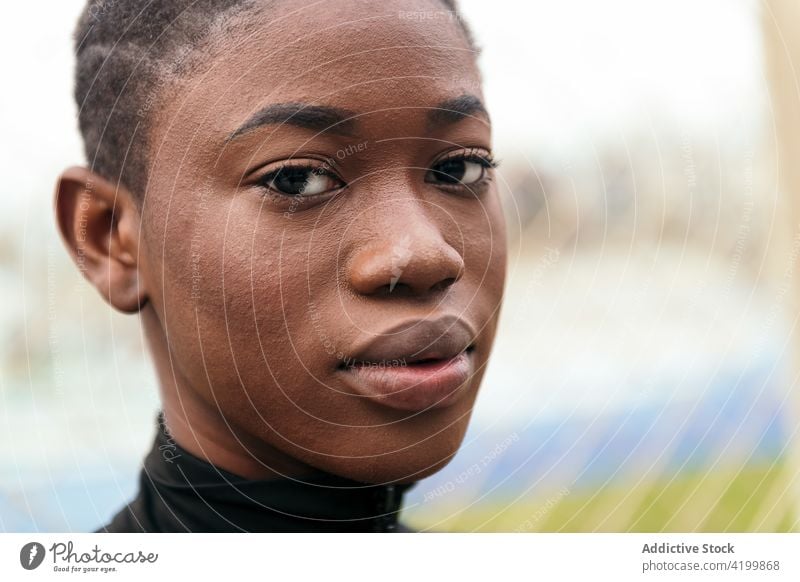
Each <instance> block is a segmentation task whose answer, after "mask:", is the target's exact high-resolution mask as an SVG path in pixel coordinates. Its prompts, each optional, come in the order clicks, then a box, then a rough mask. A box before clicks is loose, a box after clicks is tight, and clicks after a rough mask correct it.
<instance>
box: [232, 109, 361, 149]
mask: <svg viewBox="0 0 800 582" xmlns="http://www.w3.org/2000/svg"><path fill="white" fill-rule="evenodd" d="M354 115H355V114H354V113H353V112H352V111H348V110H346V109H339V108H337V107H328V106H326V105H309V104H307V103H274V104H272V105H267V106H266V107H264V108H262V109H260V110H258V111H256V112H255V113H254V114H253V115H251V116H250V118H249V119H248V120H247V121H245V122H244V123H243V124H242V125H240V126H239V127H238V129H236V131H234V132H233V133H232V134H231V135H230V136H229V137H228V141H231V140H233V139H236V138H237V137H240V136H242V135H244V134H245V133H249V132H250V131H252V130H254V129H256V128H257V127H261V126H264V125H271V124H289V125H294V126H296V127H301V128H303V129H310V130H312V131H317V132H331V133H336V134H339V135H348V136H349V135H352V130H353V125H354V119H353V118H354Z"/></svg>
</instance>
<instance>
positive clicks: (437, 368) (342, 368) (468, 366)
mask: <svg viewBox="0 0 800 582" xmlns="http://www.w3.org/2000/svg"><path fill="white" fill-rule="evenodd" d="M474 341H475V333H474V331H473V330H472V328H471V327H470V325H469V324H468V323H467V322H466V321H465V320H464V319H462V318H459V317H456V316H443V317H440V318H438V319H435V320H412V321H406V322H403V323H402V324H399V325H396V326H393V327H391V328H389V329H387V330H385V331H383V332H381V333H380V334H378V335H377V336H373V337H371V338H368V339H365V340H364V341H363V342H362V343H360V344H358V345H356V347H355V349H354V350H353V355H352V356H349V357H346V358H345V360H344V361H343V362H342V363H341V364H340V365H339V368H338V370H339V372H340V373H341V374H342V375H343V377H344V379H345V381H346V382H347V383H348V384H349V385H350V386H351V388H352V389H353V390H354V391H355V392H356V393H357V394H358V395H360V396H364V397H367V398H369V399H370V400H373V401H375V402H377V403H379V404H382V405H385V406H389V407H391V408H396V409H400V410H424V409H426V408H439V407H443V406H447V405H449V404H452V403H453V402H455V400H456V399H457V398H458V396H459V395H460V394H461V393H462V392H463V389H464V387H465V386H466V385H467V384H468V383H469V380H470V378H471V377H472V374H473V373H474V362H473V347H474Z"/></svg>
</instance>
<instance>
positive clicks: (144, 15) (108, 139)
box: [74, 0, 477, 196]
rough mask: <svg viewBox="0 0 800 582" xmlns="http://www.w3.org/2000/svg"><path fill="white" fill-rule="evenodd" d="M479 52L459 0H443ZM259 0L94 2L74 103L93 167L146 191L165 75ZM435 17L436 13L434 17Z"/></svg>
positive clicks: (78, 42) (78, 37) (179, 69)
mask: <svg viewBox="0 0 800 582" xmlns="http://www.w3.org/2000/svg"><path fill="white" fill-rule="evenodd" d="M440 1H441V2H442V3H443V4H444V6H445V9H446V14H447V15H449V17H450V19H452V20H456V21H457V22H458V23H459V25H460V27H461V30H462V31H463V33H464V34H465V36H466V40H467V43H468V44H469V46H470V48H472V49H473V50H475V52H476V53H477V48H476V47H475V42H474V39H473V36H472V34H471V32H470V30H469V29H468V27H467V25H466V23H465V22H464V20H463V18H461V15H460V13H459V11H458V7H457V5H456V0H440ZM264 4H265V3H264V2H259V1H258V0H89V1H88V3H87V5H86V7H85V8H84V11H83V14H82V15H81V17H80V20H79V21H78V26H77V29H76V31H75V54H76V60H77V62H76V69H75V94H74V95H75V101H76V103H77V105H78V125H79V128H80V131H81V135H82V136H83V143H84V151H85V153H86V158H87V162H88V163H89V164H90V166H91V169H92V170H93V171H94V172H96V173H97V174H99V175H101V176H103V177H104V178H106V179H108V180H110V181H113V182H120V183H122V184H123V185H124V186H125V187H127V188H128V189H129V190H131V191H132V192H133V193H134V194H135V195H137V196H143V195H144V191H145V189H146V181H147V159H146V151H147V136H148V130H149V125H148V122H149V120H150V118H151V117H152V116H151V115H150V113H151V111H152V109H153V108H154V106H155V103H156V101H157V99H158V98H159V97H160V93H161V90H162V89H163V87H164V86H165V84H166V81H167V80H169V79H170V78H171V77H174V76H176V75H180V74H182V73H185V72H186V71H187V70H189V69H190V67H191V66H192V62H193V58H195V57H196V56H197V53H199V52H200V50H201V48H202V47H203V46H204V45H206V44H207V43H208V41H209V40H210V39H211V37H212V36H214V34H216V33H218V32H223V31H225V32H229V31H230V29H231V27H233V26H235V21H236V19H235V17H237V16H239V15H241V14H242V13H244V12H246V11H248V10H253V9H257V8H259V7H263V5H264ZM432 16H434V15H430V16H429V17H432Z"/></svg>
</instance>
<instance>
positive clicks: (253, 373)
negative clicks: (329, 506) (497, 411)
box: [56, 0, 506, 483]
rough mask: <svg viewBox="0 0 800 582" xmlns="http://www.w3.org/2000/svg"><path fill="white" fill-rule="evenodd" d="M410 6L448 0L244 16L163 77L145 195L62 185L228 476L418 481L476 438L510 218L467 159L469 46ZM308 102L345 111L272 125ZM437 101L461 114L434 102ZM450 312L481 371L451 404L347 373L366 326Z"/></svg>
mask: <svg viewBox="0 0 800 582" xmlns="http://www.w3.org/2000/svg"><path fill="white" fill-rule="evenodd" d="M279 4H282V3H279ZM287 4H288V3H287ZM292 5H293V6H296V3H292ZM287 10H293V8H291V7H290V8H287ZM376 10H378V11H379V12H376ZM414 10H419V11H431V10H434V11H440V10H441V6H440V5H439V3H437V2H433V1H417V2H384V3H381V4H380V7H379V8H377V9H376V5H375V3H374V2H364V1H358V2H352V1H344V0H342V1H338V0H337V1H333V2H328V3H326V4H325V10H314V9H310V10H303V11H299V12H297V13H296V14H294V15H293V16H292V18H288V19H283V20H279V21H278V22H271V20H272V19H270V18H269V17H268V15H267V16H266V17H265V16H259V15H253V14H250V15H249V16H247V17H246V18H250V19H253V18H258V19H259V21H258V23H257V24H256V25H252V23H251V25H250V26H249V27H248V29H247V32H243V33H241V34H237V35H232V36H230V35H228V36H226V38H223V39H215V40H213V41H212V43H211V48H212V54H213V58H212V60H211V61H209V62H206V63H205V64H204V65H203V66H202V67H200V68H199V69H197V70H193V71H192V72H191V73H188V74H186V75H184V76H183V77H181V78H180V79H179V80H178V81H177V82H175V83H173V84H171V85H169V86H168V87H167V88H165V89H163V94H162V95H161V96H160V97H161V99H160V101H159V103H160V104H159V106H158V107H155V108H154V109H153V110H152V111H151V112H150V115H153V116H154V118H153V120H154V122H153V123H152V125H151V127H152V131H151V134H150V136H149V144H150V148H149V152H148V154H149V157H148V159H149V160H150V163H151V166H150V183H149V188H148V191H147V195H146V197H144V198H143V197H141V196H137V195H135V194H133V193H131V192H129V191H128V190H127V189H125V188H124V187H123V186H122V185H117V184H115V183H112V182H110V181H108V180H104V179H103V178H101V177H99V176H97V175H95V174H93V173H92V172H91V171H90V170H88V169H85V168H70V169H69V170H67V171H65V172H64V173H63V175H62V176H61V178H60V180H59V183H58V188H57V197H56V211H57V217H58V223H59V226H60V229H61V232H62V235H63V238H64V239H65V241H66V243H67V246H68V248H69V249H70V251H71V253H72V255H73V257H74V258H75V259H76V261H77V262H78V264H79V265H80V266H81V268H82V270H83V272H84V274H85V275H86V276H87V278H88V279H89V280H90V281H91V282H92V283H93V284H94V286H95V287H96V288H97V289H98V291H99V292H100V293H101V294H102V295H103V297H104V298H105V299H106V300H107V301H108V302H109V303H110V304H111V305H112V306H113V307H115V308H116V309H118V310H121V311H124V312H131V313H133V312H137V311H139V312H140V313H141V318H142V322H143V326H144V330H145V333H146V337H147V340H148V343H149V347H150V350H151V352H152V354H153V358H154V361H155V365H156V370H157V374H158V377H159V381H160V389H161V392H162V401H163V409H164V411H165V415H166V421H167V427H168V429H169V431H170V433H171V435H172V437H173V438H174V439H175V440H176V441H177V442H178V443H179V444H180V445H181V446H183V447H184V448H186V449H187V450H188V451H190V452H192V453H194V454H195V455H197V456H198V457H200V458H204V459H206V460H208V461H209V462H211V463H213V464H215V465H217V466H219V467H221V468H224V469H227V470H228V471H231V472H233V473H235V474H238V475H241V476H243V477H246V478H252V479H259V478H269V477H273V476H276V475H288V476H293V477H302V476H304V475H307V474H309V472H310V469H311V468H312V467H313V468H317V469H322V470H325V471H329V472H332V473H335V474H338V475H342V476H345V477H349V478H352V479H356V480H359V481H364V482H373V483H383V482H409V481H414V480H417V479H420V478H422V477H425V476H427V475H430V474H432V473H434V472H435V471H437V470H438V469H440V468H441V467H443V466H444V465H445V464H446V463H447V462H448V461H449V460H450V459H451V458H452V456H453V455H454V454H455V453H456V451H457V449H458V447H459V445H460V444H461V441H462V439H463V436H464V433H465V431H466V428H467V424H468V422H469V417H470V413H471V411H472V407H473V405H474V402H475V398H476V396H477V393H478V388H479V385H480V381H481V378H482V376H483V373H484V370H485V366H486V362H487V359H488V357H489V353H490V350H491V347H492V343H493V341H494V336H495V331H496V326H497V319H498V314H499V309H500V304H501V299H502V294H503V287H504V279H505V271H506V246H505V245H506V241H505V226H504V222H503V215H502V212H501V207H500V202H499V198H498V194H497V186H496V181H495V179H494V175H493V170H492V169H491V168H488V167H483V166H482V165H481V163H480V161H475V160H476V159H480V158H486V157H488V156H489V155H490V152H491V130H490V124H489V119H488V115H486V114H485V112H484V111H483V110H482V106H481V103H482V100H483V97H482V95H481V92H480V90H479V87H480V77H479V73H478V71H477V68H476V65H475V62H474V54H473V53H472V52H471V51H470V50H469V47H468V45H467V42H466V40H465V39H464V37H463V33H462V31H461V30H460V29H459V28H458V26H457V25H456V24H455V23H454V22H452V21H449V20H448V19H446V18H439V19H428V20H420V21H415V20H411V19H408V18H400V17H398V13H400V12H405V11H414ZM304 34H307V35H308V38H307V39H301V40H299V41H298V37H300V36H302V35H304ZM296 41H297V42H296ZM398 47H405V48H398ZM297 103H304V104H311V105H313V106H315V107H321V108H322V110H320V111H321V113H322V114H325V113H326V112H330V111H336V112H340V113H341V112H344V114H345V121H344V122H343V123H337V122H331V120H330V119H325V118H324V115H323V116H322V117H323V119H322V121H323V122H326V121H327V123H322V125H323V127H321V128H320V127H311V125H313V123H312V122H314V121H315V120H314V119H313V115H312V116H311V118H312V119H311V122H307V123H305V125H306V127H301V126H300V125H302V123H301V124H298V123H296V122H294V121H288V122H284V123H274V121H275V119H272V118H274V117H275V115H276V112H277V113H278V114H280V113H284V115H283V118H284V119H285V118H287V117H289V116H290V113H287V111H289V110H290V109H291V107H292V106H287V105H286V104H297ZM276 104H280V106H279V107H277V108H275V107H273V108H272V111H271V114H270V111H267V115H262V116H261V117H259V116H258V115H255V114H256V113H257V112H259V111H262V110H263V108H265V107H269V106H270V105H273V106H274V105H276ZM442 104H445V105H447V107H450V106H451V105H453V104H454V105H453V106H454V108H455V109H458V110H459V113H458V114H447V113H444V114H438V115H437V114H436V113H431V112H432V111H434V112H435V111H439V110H440V109H441V105H442ZM448 104H450V105H448ZM287 107H288V109H287ZM462 110H463V111H462ZM315 111H317V113H320V111H318V110H315ZM254 115H255V117H254ZM348 116H349V118H348ZM296 117H297V116H296ZM307 117H308V116H307ZM318 117H319V116H318ZM306 121H307V120H306ZM319 121H320V119H316V122H319ZM243 126H244V129H243V130H241V131H239V132H238V133H237V130H238V129H239V128H242V127H243ZM232 136H234V137H232ZM359 144H362V145H361V146H359ZM340 152H343V153H340ZM469 156H472V158H471V159H467V158H468V157H469ZM448 160H450V162H449V164H450V165H447V163H446V162H447V161H448ZM453 160H455V161H453ZM443 163H444V164H445V165H444V166H443V165H442V164H443ZM284 166H288V167H290V168H292V171H291V172H288V173H287V170H282V171H283V172H284V173H283V174H281V173H280V169H281V168H282V167H284ZM298 168H299V169H298ZM309 168H310V169H309ZM431 168H439V169H440V170H441V169H442V168H445V169H446V170H447V171H450V170H453V172H455V174H453V172H451V173H450V174H447V175H445V174H446V172H444V173H442V172H440V173H438V174H437V173H436V172H431ZM276 172H278V174H277V178H279V179H276V174H275V173H276ZM302 172H305V174H302ZM452 175H456V176H460V177H461V178H463V179H464V180H463V181H466V179H467V178H469V180H470V181H471V183H470V184H459V183H456V184H452V183H450V182H448V176H452ZM478 175H479V178H478V179H475V180H473V178H475V176H478ZM298 176H300V177H301V178H302V177H305V178H307V179H308V180H309V181H307V182H306V187H305V188H306V189H305V190H303V191H302V193H301V195H298V194H297V192H292V191H291V190H290V187H291V186H292V185H293V184H295V183H296V182H297V179H298ZM440 178H441V179H440ZM301 181H302V180H301ZM281 187H284V188H289V190H286V189H285V190H283V191H281V190H280V188H281ZM398 248H400V251H401V252H400V254H399V255H398ZM398 256H400V262H399V264H400V266H401V267H402V268H401V269H399V270H398V269H397V266H398ZM393 277H394V282H393V284H392V278H393ZM390 288H391V291H390V290H389V289H390ZM442 315H453V316H457V317H460V318H462V319H463V320H464V321H465V322H467V324H468V326H469V327H470V329H472V330H474V331H475V334H476V335H475V337H474V338H473V339H474V341H473V350H472V354H471V357H472V363H473V370H472V374H471V376H470V379H469V381H468V382H467V383H466V384H464V385H463V386H461V387H460V388H459V390H458V391H457V393H455V394H453V395H452V397H449V398H448V399H447V400H446V402H442V403H440V404H437V405H436V406H429V407H424V408H422V409H414V410H404V409H398V408H397V407H392V406H385V405H383V404H381V402H376V401H375V400H374V399H371V398H365V397H363V395H359V394H355V393H354V392H353V390H352V388H351V387H350V385H349V384H348V383H347V382H345V381H344V380H343V372H342V370H341V364H342V361H343V359H346V358H347V357H349V355H350V354H351V353H352V350H353V349H354V347H353V346H355V345H356V344H357V343H359V342H362V341H363V340H364V338H365V337H367V338H368V337H370V336H371V335H375V334H380V333H381V332H382V330H386V329H387V328H389V327H391V326H392V325H394V324H395V323H397V322H400V321H403V320H407V319H411V318H436V317H439V316H442Z"/></svg>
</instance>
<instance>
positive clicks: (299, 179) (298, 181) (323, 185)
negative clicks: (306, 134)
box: [258, 166, 344, 197]
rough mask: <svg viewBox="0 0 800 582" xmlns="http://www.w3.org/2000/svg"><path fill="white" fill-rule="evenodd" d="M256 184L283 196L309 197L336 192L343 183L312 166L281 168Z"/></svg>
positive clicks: (325, 171) (266, 175)
mask: <svg viewBox="0 0 800 582" xmlns="http://www.w3.org/2000/svg"><path fill="white" fill-rule="evenodd" d="M258 183H259V184H260V185H261V186H263V187H264V188H267V189H268V190H271V191H273V192H277V193H278V194H281V195H283V196H289V197H310V196H318V195H320V194H325V193H326V192H330V191H333V190H338V189H339V188H341V187H342V186H344V183H343V182H342V181H341V180H340V179H339V178H337V177H336V176H334V175H333V174H332V173H330V172H328V171H327V170H324V169H322V168H315V167H312V166H282V167H281V168H278V169H277V170H275V171H274V172H270V173H268V174H265V175H264V176H263V177H262V178H261V179H260V180H259V181H258Z"/></svg>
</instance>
